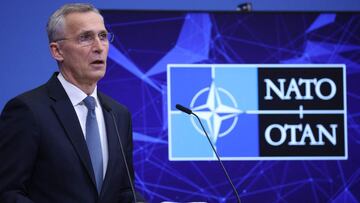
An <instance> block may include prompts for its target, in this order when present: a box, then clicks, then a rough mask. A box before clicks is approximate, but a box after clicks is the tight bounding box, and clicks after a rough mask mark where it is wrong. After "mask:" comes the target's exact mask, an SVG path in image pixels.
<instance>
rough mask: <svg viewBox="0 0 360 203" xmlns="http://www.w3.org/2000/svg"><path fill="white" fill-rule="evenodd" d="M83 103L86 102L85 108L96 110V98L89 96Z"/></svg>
mask: <svg viewBox="0 0 360 203" xmlns="http://www.w3.org/2000/svg"><path fill="white" fill-rule="evenodd" d="M83 101H84V104H85V106H86V107H87V108H88V109H89V110H94V109H95V98H94V97H92V96H87V97H86V98H85V99H84V100H83Z"/></svg>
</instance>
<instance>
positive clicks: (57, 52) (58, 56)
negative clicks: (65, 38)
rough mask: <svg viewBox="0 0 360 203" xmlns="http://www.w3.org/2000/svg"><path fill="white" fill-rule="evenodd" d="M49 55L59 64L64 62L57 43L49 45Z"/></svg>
mask: <svg viewBox="0 0 360 203" xmlns="http://www.w3.org/2000/svg"><path fill="white" fill-rule="evenodd" d="M49 47H50V53H51V56H52V57H53V58H54V59H55V60H56V61H58V62H61V61H63V60H64V57H63V54H62V51H61V49H60V46H59V44H58V43H57V42H51V43H50V45H49Z"/></svg>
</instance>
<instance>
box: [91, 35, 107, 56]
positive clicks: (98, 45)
mask: <svg viewBox="0 0 360 203" xmlns="http://www.w3.org/2000/svg"><path fill="white" fill-rule="evenodd" d="M92 48H93V50H94V51H96V52H98V53H101V52H103V51H104V49H105V44H104V43H103V42H102V41H101V40H100V38H99V37H95V39H94V42H93V44H92Z"/></svg>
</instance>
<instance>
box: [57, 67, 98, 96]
mask: <svg viewBox="0 0 360 203" xmlns="http://www.w3.org/2000/svg"><path fill="white" fill-rule="evenodd" d="M61 74H62V75H63V77H64V79H65V80H66V81H68V82H69V83H71V84H73V85H75V86H76V87H77V88H79V89H80V90H81V91H83V92H84V93H85V94H87V95H90V94H92V93H93V92H94V90H95V87H96V83H92V82H89V81H81V80H80V81H79V80H76V79H75V78H74V77H72V76H71V74H67V73H66V72H64V71H61Z"/></svg>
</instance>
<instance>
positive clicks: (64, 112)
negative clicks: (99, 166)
mask: <svg viewBox="0 0 360 203" xmlns="http://www.w3.org/2000/svg"><path fill="white" fill-rule="evenodd" d="M56 76H57V74H56V73H55V74H54V75H53V76H52V78H51V79H50V80H49V82H48V83H47V87H48V90H49V96H50V98H52V99H53V100H54V101H55V102H54V104H53V105H52V108H53V109H54V112H55V114H56V115H57V117H58V119H59V121H60V123H61V125H62V126H63V128H64V130H65V132H66V135H67V137H68V138H69V139H70V141H71V143H72V144H73V146H74V148H75V150H76V152H77V154H78V155H79V157H80V160H81V162H82V163H83V165H84V167H85V169H86V171H87V173H88V175H89V176H90V178H91V180H92V182H93V184H94V186H95V187H96V184H95V176H94V172H93V170H92V165H91V160H90V156H89V151H88V149H87V145H86V141H85V139H84V135H83V132H82V130H81V126H80V123H79V120H78V117H77V115H76V112H75V109H74V107H73V105H72V103H71V101H70V99H69V98H68V96H67V94H66V92H65V90H64V88H63V87H62V85H61V83H60V82H59V80H58V79H57V78H56Z"/></svg>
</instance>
